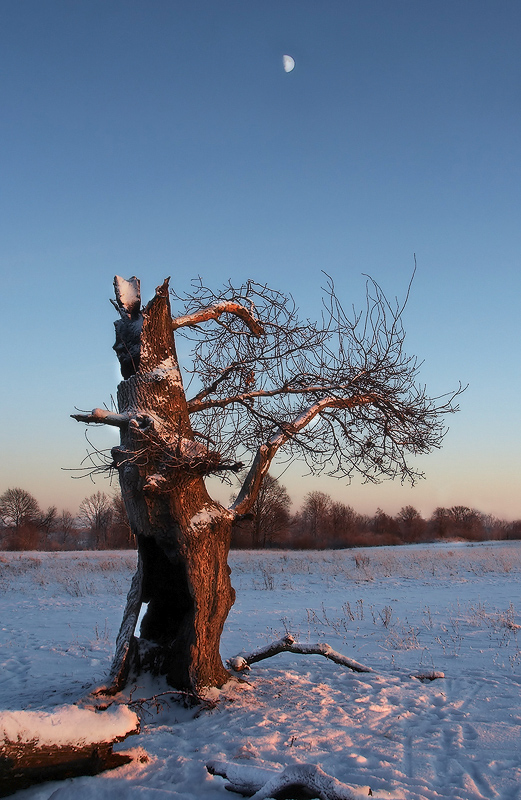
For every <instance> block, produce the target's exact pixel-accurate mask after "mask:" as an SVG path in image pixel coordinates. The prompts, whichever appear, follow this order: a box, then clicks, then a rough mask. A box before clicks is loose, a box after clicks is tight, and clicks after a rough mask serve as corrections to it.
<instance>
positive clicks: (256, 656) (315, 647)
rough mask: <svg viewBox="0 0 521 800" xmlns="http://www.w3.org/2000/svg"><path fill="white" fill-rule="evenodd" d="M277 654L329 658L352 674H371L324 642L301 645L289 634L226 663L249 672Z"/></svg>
mask: <svg viewBox="0 0 521 800" xmlns="http://www.w3.org/2000/svg"><path fill="white" fill-rule="evenodd" d="M278 653H299V654H301V655H319V656H324V657H325V658H329V659H330V660H331V661H334V662H335V664H340V665H341V666H343V667H348V668H349V669H352V670H353V671H354V672H373V670H372V669H371V667H366V666H364V664H360V663H359V662H358V661H355V660H354V659H353V658H348V657H347V656H343V655H342V654H341V653H337V652H336V650H333V648H332V647H331V646H330V645H329V644H326V643H325V642H324V643H318V644H302V643H300V642H296V641H295V639H294V638H293V636H291V635H290V634H288V635H287V636H285V637H284V638H283V639H278V640H277V641H275V642H272V643H271V644H268V645H266V647H261V648H260V649H259V650H255V651H254V652H253V653H243V654H241V655H238V656H234V657H233V658H230V659H229V660H228V661H227V664H228V666H229V667H230V668H231V669H233V670H235V672H244V671H246V670H249V668H250V665H251V664H254V663H255V662H256V661H262V660H263V659H265V658H271V656H276V655H277V654H278Z"/></svg>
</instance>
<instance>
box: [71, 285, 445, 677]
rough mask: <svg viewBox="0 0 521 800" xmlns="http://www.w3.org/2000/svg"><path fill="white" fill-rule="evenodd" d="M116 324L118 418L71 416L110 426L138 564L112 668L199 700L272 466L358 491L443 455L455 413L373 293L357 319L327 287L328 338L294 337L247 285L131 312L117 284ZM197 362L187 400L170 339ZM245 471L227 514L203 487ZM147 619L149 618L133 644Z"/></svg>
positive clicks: (316, 332)
mask: <svg viewBox="0 0 521 800" xmlns="http://www.w3.org/2000/svg"><path fill="white" fill-rule="evenodd" d="M114 285H115V293H116V301H115V302H114V301H113V304H114V305H115V307H116V309H117V311H118V312H119V315H120V319H119V320H118V321H117V322H116V323H115V327H116V343H115V345H114V349H115V351H116V354H117V356H118V358H119V362H120V366H121V372H122V376H123V381H122V382H121V383H120V384H119V387H118V395H117V397H118V411H117V412H111V411H107V410H103V409H99V408H97V409H94V410H93V411H92V412H91V413H81V414H75V415H73V416H74V418H75V419H77V420H79V421H82V422H86V423H98V424H100V423H101V424H105V425H115V426H117V427H118V428H119V429H120V434H121V443H120V445H119V446H118V447H115V448H113V450H112V459H113V460H112V464H111V465H110V466H111V467H112V468H114V469H117V471H118V473H119V479H120V484H121V490H122V496H123V499H124V503H125V507H126V510H127V514H128V518H129V522H130V526H131V529H132V532H133V534H134V535H135V537H136V540H137V542H138V551H139V560H138V568H137V571H136V574H135V576H134V579H133V582H132V586H131V589H130V592H129V596H128V599H127V607H126V610H125V613H124V619H123V622H122V626H121V630H120V633H119V636H118V640H117V643H116V655H115V658H114V663H113V667H112V675H111V680H112V686H113V688H114V689H116V688H118V687H121V686H123V685H124V684H125V682H126V680H127V679H128V676H129V674H131V673H132V674H138V673H140V672H142V671H151V672H152V673H156V674H162V675H165V676H166V678H167V680H168V682H169V683H170V685H172V686H173V687H175V688H177V689H183V690H188V691H192V692H198V691H199V690H200V689H201V688H202V687H205V686H210V685H211V686H221V685H222V684H223V683H224V682H225V681H226V680H227V679H228V676H229V675H228V672H227V671H226V669H225V668H224V666H223V664H222V661H221V658H220V655H219V641H220V636H221V632H222V629H223V626H224V622H225V620H226V617H227V615H228V612H229V610H230V608H231V606H232V604H233V602H234V591H233V589H232V586H231V582H230V570H229V568H228V564H227V555H228V549H229V543H230V535H231V529H232V525H233V523H234V522H235V521H237V520H239V519H241V517H243V516H244V515H245V514H247V513H248V512H249V511H250V509H251V507H252V505H253V503H254V501H255V498H256V497H257V495H258V492H259V489H260V487H261V485H262V481H263V478H264V476H265V475H266V474H267V472H268V469H269V467H270V465H271V463H272V461H273V459H274V457H275V456H276V455H277V454H278V453H282V452H283V453H284V455H285V457H287V458H290V459H291V458H294V457H298V456H300V457H301V458H302V459H303V460H304V461H305V462H306V463H307V464H308V466H309V467H310V469H311V470H312V471H313V472H325V473H326V474H329V475H335V476H337V477H344V478H347V479H348V480H349V479H350V477H351V476H352V475H353V474H355V473H360V474H361V475H362V476H363V478H364V479H365V480H366V481H377V480H380V479H382V478H396V477H399V478H401V479H402V480H410V481H411V482H414V481H415V480H416V479H417V478H418V477H419V476H420V474H419V473H418V472H417V471H416V470H415V469H414V468H413V466H411V465H410V464H409V462H408V461H407V458H406V457H407V456H408V455H409V454H412V455H417V454H420V453H426V452H428V451H430V450H431V449H432V448H437V447H439V446H440V444H441V441H442V438H443V436H444V433H445V429H444V427H443V424H442V416H443V415H444V414H445V413H448V412H452V411H455V410H456V406H455V405H454V397H455V395H456V394H457V393H458V392H456V393H453V394H451V396H445V397H442V398H434V399H431V398H429V397H428V396H427V394H426V392H425V389H424V388H423V387H421V386H419V385H417V383H416V378H417V373H418V363H417V361H416V360H415V359H414V358H411V357H409V356H407V355H406V354H405V352H404V349H403V343H404V331H403V327H402V323H401V317H402V311H403V306H400V305H399V304H398V303H396V304H391V303H389V302H388V301H387V300H386V298H385V297H384V295H383V293H382V291H381V289H380V288H379V286H378V285H377V284H375V283H374V282H371V281H369V282H368V284H367V306H366V309H365V311H364V312H363V313H361V314H356V313H354V312H353V314H352V315H351V316H349V315H348V314H346V312H345V311H344V309H343V308H342V306H341V305H340V303H339V301H338V299H337V297H336V295H335V291H334V287H333V285H332V283H331V282H329V285H328V289H327V293H326V300H325V302H324V307H323V309H322V322H321V324H315V323H312V322H310V321H309V320H305V321H301V320H300V319H299V318H298V313H297V309H296V308H295V306H294V303H293V301H292V299H291V298H290V297H286V296H284V295H282V294H280V293H278V292H276V291H273V290H271V289H269V288H267V287H266V286H262V285H259V284H257V283H254V282H251V281H250V282H248V283H247V284H245V285H244V286H242V287H240V289H238V290H235V289H233V288H232V287H231V286H230V285H228V286H226V287H224V289H223V290H222V291H221V292H220V293H219V294H214V293H213V292H212V291H210V290H209V289H207V288H206V287H205V286H203V284H202V283H201V282H200V281H199V282H196V283H195V284H193V285H192V290H191V292H190V293H189V294H187V295H185V296H179V295H174V297H175V299H176V302H177V303H179V304H181V305H182V310H183V313H182V314H181V315H180V316H174V317H172V314H171V311H170V299H169V281H168V279H167V280H165V282H164V283H163V284H162V285H161V286H159V287H158V289H157V290H156V294H155V296H154V298H153V299H152V300H151V301H150V302H149V303H148V305H147V306H146V307H144V308H142V306H141V298H140V284H139V281H138V280H137V278H135V277H134V278H130V279H129V280H124V279H123V278H120V277H116V279H115V281H114ZM176 333H177V335H178V336H179V335H180V336H184V338H185V342H184V343H183V344H184V349H187V342H189V343H190V346H191V366H190V369H188V370H187V373H188V374H189V373H190V372H191V373H192V374H191V379H190V384H194V385H195V389H194V393H193V394H192V396H191V397H190V396H187V394H186V393H185V389H184V386H183V379H182V376H181V371H180V364H179V361H178V357H177V353H176V343H175V334H176ZM247 462H249V464H250V466H249V469H248V471H247V473H246V477H245V480H244V481H243V484H242V488H241V489H240V492H239V494H238V496H237V499H236V500H235V502H234V503H233V505H232V506H231V508H224V507H223V506H222V505H221V504H220V503H218V502H216V501H215V500H213V499H212V498H211V497H210V495H209V494H208V491H207V488H206V485H205V478H206V477H207V476H208V475H212V474H221V475H226V473H227V472H228V471H236V472H237V471H240V470H241V469H242V468H243V464H244V463H247ZM143 604H147V610H146V613H145V615H144V617H143V620H142V623H141V630H140V635H139V637H138V636H136V635H135V627H136V623H137V619H138V615H139V612H140V609H141V606H142V605H143Z"/></svg>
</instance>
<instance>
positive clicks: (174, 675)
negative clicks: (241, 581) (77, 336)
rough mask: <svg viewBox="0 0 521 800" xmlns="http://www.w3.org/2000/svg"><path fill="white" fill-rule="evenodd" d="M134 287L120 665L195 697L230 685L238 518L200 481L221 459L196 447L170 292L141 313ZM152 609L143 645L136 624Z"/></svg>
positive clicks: (120, 297) (119, 331)
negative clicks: (226, 659)
mask: <svg viewBox="0 0 521 800" xmlns="http://www.w3.org/2000/svg"><path fill="white" fill-rule="evenodd" d="M134 288H135V290H136V293H135V295H133V294H132V292H131V291H130V289H129V286H128V284H127V282H122V281H120V283H119V284H118V283H116V296H117V301H118V302H117V305H118V310H119V311H120V314H121V320H120V321H118V322H117V323H116V345H115V348H114V349H115V350H116V352H117V354H118V357H119V358H120V363H121V369H122V374H123V376H124V378H125V379H124V380H123V381H122V382H121V383H120V385H119V387H118V406H119V409H118V410H119V415H120V416H122V418H123V424H122V425H121V444H120V446H119V447H117V448H114V450H113V456H114V461H115V464H116V465H117V468H118V472H119V478H120V483H121V492H122V497H123V501H124V503H125V508H126V510H127V514H128V518H129V522H130V526H131V529H132V532H133V533H134V535H135V537H136V540H137V543H138V551H139V560H140V565H139V568H138V571H137V573H136V576H135V579H134V582H133V587H132V589H131V592H130V594H129V600H128V603H127V608H126V611H125V618H124V620H123V624H122V628H121V631H120V636H119V639H118V643H117V648H116V650H117V652H116V657H115V661H114V665H113V680H114V684H115V686H120V685H121V684H122V683H124V682H125V680H126V679H127V677H128V674H129V672H134V673H139V672H141V671H151V672H153V673H155V674H159V675H165V676H166V678H167V680H168V682H169V683H170V685H172V686H174V687H176V688H179V689H186V690H189V691H199V690H200V689H201V688H202V687H203V686H207V685H213V686H221V685H222V684H223V683H224V682H225V681H226V680H227V678H228V673H227V671H226V670H225V669H224V667H223V664H222V661H221V658H220V655H219V640H220V637H221V633H222V629H223V625H224V622H225V620H226V617H227V615H228V612H229V610H230V608H231V606H232V604H233V601H234V591H233V589H232V587H231V583H230V571H229V568H228V566H227V556H228V550H229V545H230V536H231V522H232V518H233V516H232V514H231V513H230V512H229V511H227V510H226V509H225V508H223V507H222V506H220V505H219V504H218V503H216V502H215V501H213V500H212V499H211V498H210V496H209V495H208V493H207V491H206V488H205V484H204V479H203V476H204V474H206V472H207V471H208V469H209V468H210V466H211V463H210V462H211V461H212V459H215V458H217V456H216V455H215V454H211V453H210V452H209V451H208V448H207V447H206V446H204V445H202V444H200V443H197V442H196V441H195V439H194V435H193V432H192V429H191V426H190V421H189V417H188V412H187V407H186V400H185V394H184V390H183V386H182V381H181V375H180V371H179V367H178V362H177V355H176V350H175V344H174V337H173V331H172V320H171V315H170V303H169V298H168V284H167V282H165V283H164V284H163V286H161V287H160V288H159V289H158V290H157V293H156V296H155V297H154V299H153V300H152V301H151V302H150V303H149V304H148V306H147V307H146V308H145V309H144V310H143V311H141V310H140V304H139V299H138V295H137V288H136V286H134ZM143 603H146V604H147V609H146V613H145V616H144V618H143V620H142V623H141V630H140V634H139V638H137V637H136V636H135V635H134V628H135V625H136V622H137V616H138V614H139V611H140V609H141V606H142V604H143Z"/></svg>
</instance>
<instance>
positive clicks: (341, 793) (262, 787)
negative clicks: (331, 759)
mask: <svg viewBox="0 0 521 800" xmlns="http://www.w3.org/2000/svg"><path fill="white" fill-rule="evenodd" d="M206 769H207V770H208V772H209V773H210V775H219V776H220V777H222V778H225V779H226V780H227V781H229V782H228V783H227V784H226V787H225V788H226V789H228V790H229V791H230V792H236V793H237V794H242V795H243V796H244V797H251V798H252V800H267V798H275V800H279V798H280V800H282V798H287V797H291V798H294V800H298V798H308V799H309V798H318V799H319V800H360V798H361V797H362V796H364V795H365V796H368V795H371V794H372V792H371V789H370V788H369V787H368V786H363V787H362V786H356V787H355V786H349V785H348V784H346V783H341V782H340V781H339V780H337V779H336V778H333V777H332V776H331V775H328V774H327V772H324V770H322V769H320V767H317V766H315V765H314V764H292V765H290V766H288V767H286V768H285V769H283V770H282V771H281V772H276V771H274V770H271V769H264V768H262V767H254V766H249V765H243V764H232V763H230V762H227V761H210V762H209V763H208V764H207V765H206Z"/></svg>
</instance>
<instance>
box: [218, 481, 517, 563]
mask: <svg viewBox="0 0 521 800" xmlns="http://www.w3.org/2000/svg"><path fill="white" fill-rule="evenodd" d="M290 508H291V500H290V498H289V495H288V493H287V491H286V489H285V488H284V487H283V486H282V485H281V484H280V483H279V481H277V480H276V479H275V478H273V477H272V476H270V475H268V476H267V478H266V479H265V482H264V487H263V493H262V494H260V495H259V497H258V499H257V502H256V505H255V507H254V509H253V514H252V515H251V516H250V518H248V519H245V520H243V521H242V522H241V523H240V524H239V525H236V526H234V528H233V534H232V547H235V548H257V547H272V548H277V547H279V548H290V549H324V550H326V549H328V550H329V549H335V548H336V549H338V548H342V547H375V546H378V545H400V544H412V543H414V542H434V541H439V540H442V539H466V540H468V541H475V542H479V541H487V540H491V539H521V520H516V521H515V522H506V521H505V520H501V519H498V518H497V517H494V516H491V515H490V514H482V513H481V512H480V511H476V509H473V508H468V507H467V506H452V508H441V507H440V508H436V509H435V511H434V512H433V514H432V515H431V516H430V518H429V519H424V518H423V517H422V515H421V514H420V512H419V511H417V510H416V509H415V508H413V506H404V507H403V508H402V509H400V511H399V512H398V514H396V516H394V517H393V516H391V515H390V514H386V513H385V512H384V511H382V510H381V509H380V508H378V509H377V510H376V513H375V514H374V515H373V516H370V515H368V514H359V513H358V512H357V511H355V510H354V509H353V508H352V507H351V506H349V505H345V504H344V503H342V502H339V501H336V500H333V499H332V498H331V497H330V496H329V495H328V494H325V493H324V492H319V491H314V492H309V494H307V495H306V497H305V498H304V502H303V504H302V507H301V509H300V510H299V511H297V513H296V514H291V512H290Z"/></svg>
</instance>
